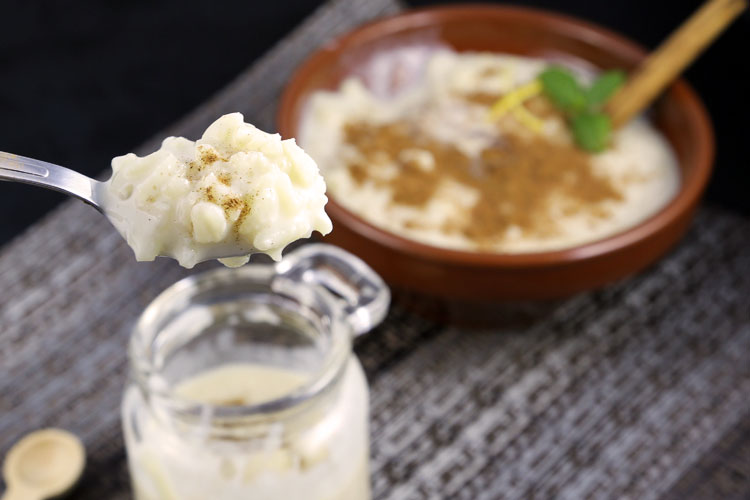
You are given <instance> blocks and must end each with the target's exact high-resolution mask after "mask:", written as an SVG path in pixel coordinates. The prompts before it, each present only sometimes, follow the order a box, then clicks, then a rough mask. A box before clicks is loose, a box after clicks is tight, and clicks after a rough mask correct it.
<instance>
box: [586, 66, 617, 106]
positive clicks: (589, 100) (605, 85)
mask: <svg viewBox="0 0 750 500" xmlns="http://www.w3.org/2000/svg"><path fill="white" fill-rule="evenodd" d="M623 83H625V73H624V72H623V71H620V70H614V71H607V72H606V73H602V74H601V75H600V76H599V77H598V78H597V79H596V80H594V83H593V84H592V85H591V87H590V88H589V89H588V90H587V91H586V104H588V106H589V107H590V108H596V107H599V106H602V105H603V104H604V103H605V102H607V99H609V98H610V97H612V94H614V93H615V91H616V90H617V89H619V88H620V87H621V86H622V84H623Z"/></svg>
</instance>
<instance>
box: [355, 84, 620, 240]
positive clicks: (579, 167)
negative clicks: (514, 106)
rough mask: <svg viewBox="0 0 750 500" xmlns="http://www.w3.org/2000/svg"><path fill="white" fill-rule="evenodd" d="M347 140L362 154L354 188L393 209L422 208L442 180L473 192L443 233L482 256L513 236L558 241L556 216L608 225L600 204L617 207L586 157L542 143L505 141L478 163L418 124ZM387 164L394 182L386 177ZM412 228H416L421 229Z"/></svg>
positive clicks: (367, 129)
mask: <svg viewBox="0 0 750 500" xmlns="http://www.w3.org/2000/svg"><path fill="white" fill-rule="evenodd" d="M476 100H477V101H479V100H481V101H483V102H486V101H489V98H488V97H485V96H481V97H480V96H476ZM533 104H534V105H536V106H537V109H539V108H538V107H539V106H541V104H539V103H533ZM344 137H345V141H346V143H348V144H349V145H350V146H351V147H353V148H355V149H356V150H357V151H358V152H359V160H357V161H350V162H349V163H348V165H347V166H348V168H349V172H350V174H351V177H352V178H353V180H354V181H355V182H356V183H358V184H362V183H365V182H373V183H375V184H377V185H381V186H387V187H388V188H389V189H390V190H391V193H392V202H393V203H395V204H401V205H408V206H424V205H425V204H427V203H428V202H429V201H430V199H431V198H432V197H433V195H434V194H435V192H436V191H437V190H438V188H439V187H440V186H441V184H442V183H443V182H445V181H446V180H452V181H455V182H458V183H460V184H462V185H464V186H467V187H469V188H472V189H473V190H475V191H476V193H477V194H478V200H477V202H476V204H475V205H474V207H473V209H472V213H471V218H470V220H468V221H465V222H464V223H461V224H457V223H455V222H452V223H450V224H446V225H445V226H444V227H443V231H444V232H446V233H453V232H458V233H461V234H463V235H464V236H465V237H467V238H469V239H470V240H472V241H474V242H475V243H476V244H477V245H478V246H479V247H480V248H481V247H484V246H490V245H492V244H494V243H497V241H499V240H502V239H503V238H504V237H505V236H506V235H507V232H508V230H509V229H511V228H514V230H516V229H515V228H517V230H520V231H521V233H522V234H524V235H537V236H539V235H550V234H555V233H556V231H557V228H556V224H555V218H556V214H558V213H559V212H560V211H562V213H564V214H573V213H579V212H580V211H585V213H587V214H590V215H591V216H593V217H602V218H603V217H606V216H607V212H606V210H605V209H604V207H603V206H602V203H603V202H605V201H607V200H620V199H622V195H621V194H620V192H619V191H618V190H617V189H616V188H615V186H614V185H612V183H611V182H610V180H609V179H607V178H604V177H602V176H600V175H597V174H596V173H595V172H594V170H593V168H592V165H591V158H590V156H589V155H588V154H587V153H585V152H583V151H581V150H579V149H577V148H576V147H574V146H572V145H568V144H565V143H562V142H559V141H551V140H549V139H546V138H544V137H542V136H540V135H527V134H523V135H519V134H513V133H505V134H502V135H500V136H499V137H500V138H499V139H498V141H497V143H496V144H493V145H492V146H491V147H489V148H487V149H484V150H483V151H482V152H481V154H480V155H479V157H476V158H473V157H469V156H467V155H465V154H464V153H463V152H461V151H460V150H459V149H458V148H456V147H455V146H453V145H451V144H447V143H444V142H440V141H437V140H435V139H433V138H431V137H429V136H428V135H427V134H425V133H424V132H423V131H422V130H421V127H420V126H419V124H418V123H416V122H409V121H398V122H393V123H387V124H382V125H375V124H372V123H367V122H356V123H349V124H347V125H346V126H345V128H344ZM406 153H408V154H406ZM430 157H431V158H430ZM387 164H392V165H395V166H396V167H397V168H398V175H395V176H386V175H383V173H382V172H383V168H384V165H387ZM409 225H410V226H412V227H419V221H418V220H416V221H410V222H409Z"/></svg>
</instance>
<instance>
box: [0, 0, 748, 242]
mask: <svg viewBox="0 0 750 500" xmlns="http://www.w3.org/2000/svg"><path fill="white" fill-rule="evenodd" d="M320 3H322V2H321V1H320V0H281V1H274V2H265V1H263V2H260V1H247V0H245V1H241V0H230V1H216V2H192V1H190V2H188V1H179V0H150V1H145V0H140V1H138V0H120V1H108V2H103V1H94V0H86V1H78V2H52V1H28V0H15V1H5V0H0V13H1V15H2V29H0V150H2V151H9V152H13V153H17V154H21V155H25V156H31V157H34V158H39V159H42V160H47V161H51V162H53V163H59V164H61V165H65V166H68V167H70V168H73V169H76V170H79V171H81V172H84V173H86V174H89V175H97V174H99V173H101V172H102V171H103V170H104V169H106V168H107V167H108V166H109V161H110V160H111V158H112V157H113V156H118V155H121V154H125V153H127V152H129V151H131V150H132V149H133V148H134V147H136V146H137V145H138V144H139V143H141V142H142V141H144V140H145V139H147V138H148V137H150V136H151V135H153V134H155V133H157V132H158V131H159V130H161V129H162V128H164V127H165V126H166V125H168V124H169V123H171V122H172V121H174V120H176V119H178V118H179V117H181V116H182V115H183V114H185V113H186V112H188V111H189V110H191V109H192V108H193V107H195V106H197V105H198V104H199V103H201V102H202V101H203V100H205V99H206V98H208V97H209V96H211V95H212V94H213V93H215V92H217V91H218V90H220V89H221V88H222V86H224V85H225V84H226V83H227V82H228V81H229V80H231V79H232V78H233V77H234V76H235V75H237V74H238V73H239V72H240V71H241V70H243V69H244V68H245V67H247V66H248V65H249V64H251V63H252V62H253V61H254V60H255V59H256V58H257V57H258V56H260V55H262V54H263V53H264V52H265V51H266V50H268V49H269V48H270V47H271V46H272V45H273V44H274V43H275V42H277V41H278V40H279V39H281V38H282V37H283V36H284V35H285V34H286V33H288V32H289V31H290V30H291V29H293V28H294V27H295V26H296V25H297V24H299V23H300V22H301V21H302V20H303V19H304V18H305V17H306V16H307V15H309V14H310V13H311V12H312V11H313V10H314V9H315V8H316V7H317V6H318V5H319V4H320ZM434 3H436V2H434V1H424V0H410V1H407V2H406V4H407V5H411V6H424V5H430V4H434ZM452 3H456V2H452ZM516 3H517V4H521V5H528V6H536V7H543V8H549V9H554V10H558V11H562V12H565V13H569V14H572V15H575V16H578V17H582V18H585V19H588V20H591V21H595V22H598V23H600V24H603V25H605V26H607V27H610V28H612V29H614V30H617V31H620V32H622V33H624V34H625V35H628V36H629V37H631V38H633V39H635V40H637V41H639V42H640V43H642V44H644V45H646V46H647V47H654V46H655V45H657V44H658V42H659V41H660V40H662V39H663V38H664V37H665V36H666V35H667V34H668V33H669V32H670V31H671V30H672V29H674V28H675V27H676V26H677V25H678V24H679V23H680V22H681V21H683V20H684V19H685V18H686V17H687V16H688V15H689V14H690V13H691V12H692V11H693V10H695V8H696V7H697V6H698V5H699V4H700V3H701V2H699V1H697V0H656V1H654V0H608V1H604V0H569V1H563V0H557V1H555V0H541V1H529V2H516ZM748 49H750V16H749V15H748V14H747V13H745V14H744V15H743V16H742V17H741V18H740V19H739V20H738V21H736V22H735V24H734V25H733V26H732V27H731V28H730V29H729V30H728V31H727V32H726V33H725V34H724V35H722V37H721V38H720V39H719V40H718V42H716V43H715V44H714V45H713V46H712V47H711V48H709V50H708V51H707V52H706V53H705V54H704V55H703V56H702V57H701V59H700V60H698V61H697V62H696V63H695V64H694V65H693V66H692V67H691V68H690V69H689V70H688V72H687V74H686V76H687V78H688V80H689V81H690V82H691V83H692V84H693V85H694V86H695V87H696V88H697V90H698V92H699V93H700V95H701V96H702V97H703V99H704V100H705V102H706V104H707V106H708V108H709V111H710V113H711V116H712V118H713V120H714V124H715V126H716V135H717V143H718V158H717V169H716V172H715V174H714V177H713V180H712V182H711V185H710V186H709V190H708V193H707V198H708V199H709V200H710V201H711V202H714V203H716V204H720V205H723V206H725V207H728V208H731V209H735V210H740V211H742V212H744V213H746V214H747V213H750V197H749V196H748V195H747V194H746V192H747V189H748V187H749V186H750V175H749V174H748V169H749V168H750V165H748V162H747V161H746V159H745V158H746V155H747V147H746V145H745V143H746V142H747V141H748V138H747V137H748V135H749V134H750V126H748V123H749V122H750V105H748V94H750V77H748V76H747V75H748V74H750V71H749V70H748V61H750V56H749V55H748ZM192 139H195V138H192ZM63 199H64V197H63V196H62V195H59V194H56V193H53V192H51V191H46V190H41V189H38V188H31V187H29V186H24V185H21V184H10V183H0V214H2V216H0V245H2V244H3V243H5V242H7V241H9V240H10V239H11V238H12V237H13V236H15V235H16V234H19V233H20V232H21V231H23V230H24V229H25V228H26V227H28V225H29V224H31V223H33V222H34V221H35V220H36V219H38V218H39V217H41V216H42V215H43V214H44V213H46V212H47V211H49V210H50V209H51V208H53V207H54V206H55V205H56V204H57V203H59V202H60V201H62V200H63Z"/></svg>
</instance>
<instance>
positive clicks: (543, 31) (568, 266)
mask: <svg viewBox="0 0 750 500" xmlns="http://www.w3.org/2000/svg"><path fill="white" fill-rule="evenodd" d="M444 50H449V51H454V52H459V53H466V52H474V53H486V52H490V53H494V54H508V55H514V56H522V57H528V58H534V59H541V60H544V61H555V62H556V63H562V64H569V63H570V64H571V65H572V66H574V67H581V68H583V69H586V70H589V69H590V70H594V71H593V73H595V72H596V71H597V70H598V71H602V70H606V69H612V68H621V69H623V70H625V71H630V70H632V69H633V68H635V67H636V66H637V65H638V64H639V63H640V62H641V61H642V60H643V59H644V58H645V56H646V51H645V50H644V49H642V48H641V47H639V46H638V45H636V44H635V43H633V42H631V41H629V40H627V39H625V38H623V37H621V36H619V35H617V34H615V33H612V32H610V31H607V30H606V29H603V28H600V27H598V26H594V25H591V24H589V23H586V22H584V21H579V20H577V19H573V18H570V17H567V16H562V15H557V14H554V13H550V12H545V11H540V10H535V9H527V8H521V7H505V6H470V7H436V8H428V9H420V10H414V11H409V12H405V13H403V14H398V15H396V16H393V17H389V18H385V19H381V20H378V21H375V22H372V23H370V24H367V25H364V26H362V27H360V28H357V29H355V30H353V31H352V32H350V33H347V34H345V35H343V36H341V37H339V38H338V39H336V40H335V41H333V42H332V43H330V44H328V45H327V46H325V47H323V48H322V49H320V50H319V51H317V52H316V53H314V54H313V55H312V56H310V57H309V58H308V60H307V61H305V63H304V64H303V65H302V66H301V67H300V68H299V69H298V71H297V72H296V73H295V75H294V76H293V77H292V79H291V80H290V82H289V84H288V86H287V88H286V90H285V92H284V94H283V96H282V100H281V106H280V108H279V112H278V115H277V119H278V127H279V131H280V132H281V134H282V136H284V137H291V136H297V137H299V136H300V134H302V128H303V127H302V125H303V120H304V118H305V117H306V115H307V113H309V110H310V104H311V102H312V98H313V96H315V95H316V93H318V92H320V91H324V92H335V91H338V90H339V89H340V88H341V86H342V84H343V83H344V82H345V81H346V80H347V79H349V78H351V77H354V78H357V79H359V80H361V81H362V82H363V83H364V86H365V87H366V88H367V89H368V90H369V91H370V92H371V93H374V94H376V95H377V96H378V97H379V98H381V99H382V98H386V97H391V98H392V97H393V96H396V95H399V93H400V92H403V91H404V90H405V89H408V87H409V85H411V84H414V78H413V77H414V73H415V69H417V70H419V71H418V72H417V73H420V74H423V71H422V68H423V66H422V64H423V63H424V62H425V61H427V60H429V58H430V56H431V55H432V54H434V53H435V52H439V51H444ZM493 85H495V86H496V85H497V82H495V83H493ZM495 91H496V90H495ZM529 104H531V103H529ZM488 106H491V104H489V103H488ZM531 111H532V114H534V115H535V116H536V117H543V115H544V113H542V112H541V111H540V110H536V109H535V110H531ZM649 119H650V123H651V124H653V126H654V127H655V128H656V129H658V131H659V132H660V133H661V134H662V135H663V137H665V138H666V140H667V141H668V143H669V146H670V149H671V150H672V151H673V154H674V157H675V159H676V162H677V169H678V172H679V175H678V177H679V182H678V183H677V185H676V186H675V187H676V193H674V195H673V197H672V198H671V200H670V201H667V202H666V204H665V205H664V206H662V208H658V209H656V211H655V212H654V213H653V214H652V215H649V216H645V218H644V219H643V220H641V221H640V222H634V224H635V225H633V226H631V227H630V228H626V229H623V230H619V231H616V232H614V233H613V234H610V235H608V236H603V237H600V238H599V239H595V240H594V241H590V242H588V243H582V244H576V245H574V246H570V247H567V248H565V247H563V248H559V249H548V250H542V251H535V252H530V251H515V252H511V251H504V252H501V251H496V250H481V249H480V250H468V249H455V248H446V247H441V246H437V245H435V244H425V243H421V242H419V241H417V240H416V239H415V238H412V237H404V236H401V235H399V234H396V233H395V232H393V231H391V230H386V229H384V228H382V227H380V226H378V225H377V224H374V223H372V222H370V221H369V220H368V219H366V218H365V217H363V216H361V215H359V214H358V213H356V212H355V211H353V210H351V209H349V208H348V207H347V206H346V205H345V203H346V202H345V201H344V200H342V199H340V197H339V196H337V195H336V194H333V195H331V197H330V201H329V203H328V205H327V207H326V211H327V213H328V214H329V215H330V216H331V219H332V220H333V222H334V225H335V227H336V230H335V231H334V232H333V233H331V235H329V236H327V237H326V238H327V241H330V242H331V243H335V244H338V245H340V246H342V247H344V248H347V249H349V250H350V251H353V252H355V253H357V254H358V255H359V256H361V257H362V258H364V259H365V260H366V261H367V262H368V263H369V264H370V265H371V266H373V267H374V268H375V269H376V270H377V271H378V272H379V273H380V274H381V275H382V276H383V277H384V278H386V279H387V280H388V281H389V282H390V283H391V284H392V285H394V286H397V287H398V288H401V289H406V290H408V291H410V292H414V293H416V294H419V295H422V296H430V297H436V298H438V299H441V300H442V299H449V302H445V301H443V302H442V303H443V304H445V303H455V302H456V301H470V302H485V301H490V302H492V303H496V302H497V301H498V300H504V301H517V300H528V299H534V300H537V299H547V298H559V297H566V296H569V295H571V294H573V293H576V292H579V291H583V290H589V289H592V288H596V287H600V286H602V285H604V284H606V283H610V282H612V281H615V280H618V279H621V278H623V277H625V276H628V275H630V274H632V273H634V272H637V271H639V270H641V269H643V268H645V267H646V266H648V265H649V264H651V263H653V262H654V261H655V260H656V259H658V258H659V257H660V256H662V255H663V254H664V253H665V252H666V251H667V250H669V249H670V248H671V247H672V246H673V245H674V244H675V243H676V242H677V241H678V240H679V239H680V237H681V236H682V235H683V234H684V232H685V231H686V229H687V228H688V226H689V223H690V221H691V219H692V216H693V213H694V210H695V207H696V205H697V203H698V201H699V199H700V196H701V194H702V192H703V190H704V189H705V186H706V183H707V180H708V178H709V175H710V172H711V168H712V161H713V152H714V143H713V135H712V131H711V125H710V121H709V119H708V116H707V113H706V111H705V108H704V107H703V105H702V103H701V102H700V100H699V98H698V97H697V96H696V94H695V93H694V92H693V91H692V90H691V88H690V87H689V86H688V85H687V84H686V83H685V82H683V81H678V82H676V83H675V84H673V85H672V86H671V87H670V88H669V89H668V90H667V91H666V92H665V93H664V95H663V96H662V97H661V98H660V99H658V100H657V101H656V102H655V104H654V106H653V108H652V109H651V110H650V112H649ZM605 154H606V153H605ZM407 156H408V154H407ZM422 156H423V155H422ZM417 161H420V160H417ZM428 161H429V160H428ZM326 168H327V165H321V169H322V170H324V171H325V169H326ZM327 181H328V182H330V180H329V179H327ZM463 201H464V202H465V203H466V204H468V203H469V202H470V201H471V200H463ZM511 234H512V232H511Z"/></svg>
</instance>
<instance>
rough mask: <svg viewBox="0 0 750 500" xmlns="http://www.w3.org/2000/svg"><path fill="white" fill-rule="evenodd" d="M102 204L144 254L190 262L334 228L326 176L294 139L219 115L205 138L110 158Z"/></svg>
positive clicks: (230, 261)
mask: <svg viewBox="0 0 750 500" xmlns="http://www.w3.org/2000/svg"><path fill="white" fill-rule="evenodd" d="M112 170H113V174H112V177H111V179H110V180H109V181H107V199H106V203H105V211H106V213H107V216H108V217H109V218H110V220H111V221H112V223H113V224H114V226H115V227H116V228H117V230H118V231H119V232H120V233H121V234H122V235H123V237H124V238H125V239H126V240H127V242H128V244H129V245H130V246H131V247H132V248H133V251H134V252H135V256H136V259H137V260H139V261H149V260H153V259H154V258H156V257H157V256H169V257H173V258H175V259H176V260H177V261H178V262H179V263H180V265H182V266H184V267H188V268H189V267H193V266H194V265H195V264H197V263H198V262H201V261H203V260H208V259H213V258H219V259H220V260H221V261H222V262H224V263H225V264H226V265H232V266H236V265H242V264H244V263H246V262H247V260H248V259H249V255H250V254H252V253H265V254H268V255H270V256H271V257H272V258H274V259H275V260H279V259H280V258H281V252H282V250H283V249H284V247H285V246H286V245H288V244H289V243H291V242H293V241H295V240H298V239H300V238H306V237H309V236H310V235H311V234H312V232H313V231H318V232H320V233H321V234H327V233H329V232H330V231H331V228H332V226H331V221H330V219H329V218H328V216H327V215H326V213H325V210H324V207H325V204H326V202H327V201H328V199H327V198H326V195H325V190H326V186H325V182H324V181H323V178H322V177H321V175H320V173H319V171H318V167H317V165H316V164H315V161H313V160H312V158H310V156H308V155H307V154H306V153H305V152H304V151H303V150H302V149H301V148H300V147H299V146H297V144H296V143H295V141H294V139H287V140H281V136H279V135H278V134H269V133H266V132H263V131H261V130H258V129H257V128H255V127H254V126H253V125H250V124H248V123H244V119H243V116H242V115H241V114H240V113H232V114H229V115H225V116H222V117H221V118H219V119H218V120H216V121H215V122H214V123H213V124H211V126H209V127H208V129H207V130H206V131H205V133H204V134H203V137H201V138H200V139H199V140H198V141H195V142H193V141H190V140H188V139H185V138H183V137H169V138H167V139H165V140H164V142H163V143H162V147H161V148H160V149H159V150H158V151H156V152H154V153H152V154H150V155H147V156H144V157H138V156H136V155H135V154H133V153H130V154H127V155H125V156H120V157H117V158H115V159H113V160H112Z"/></svg>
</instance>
